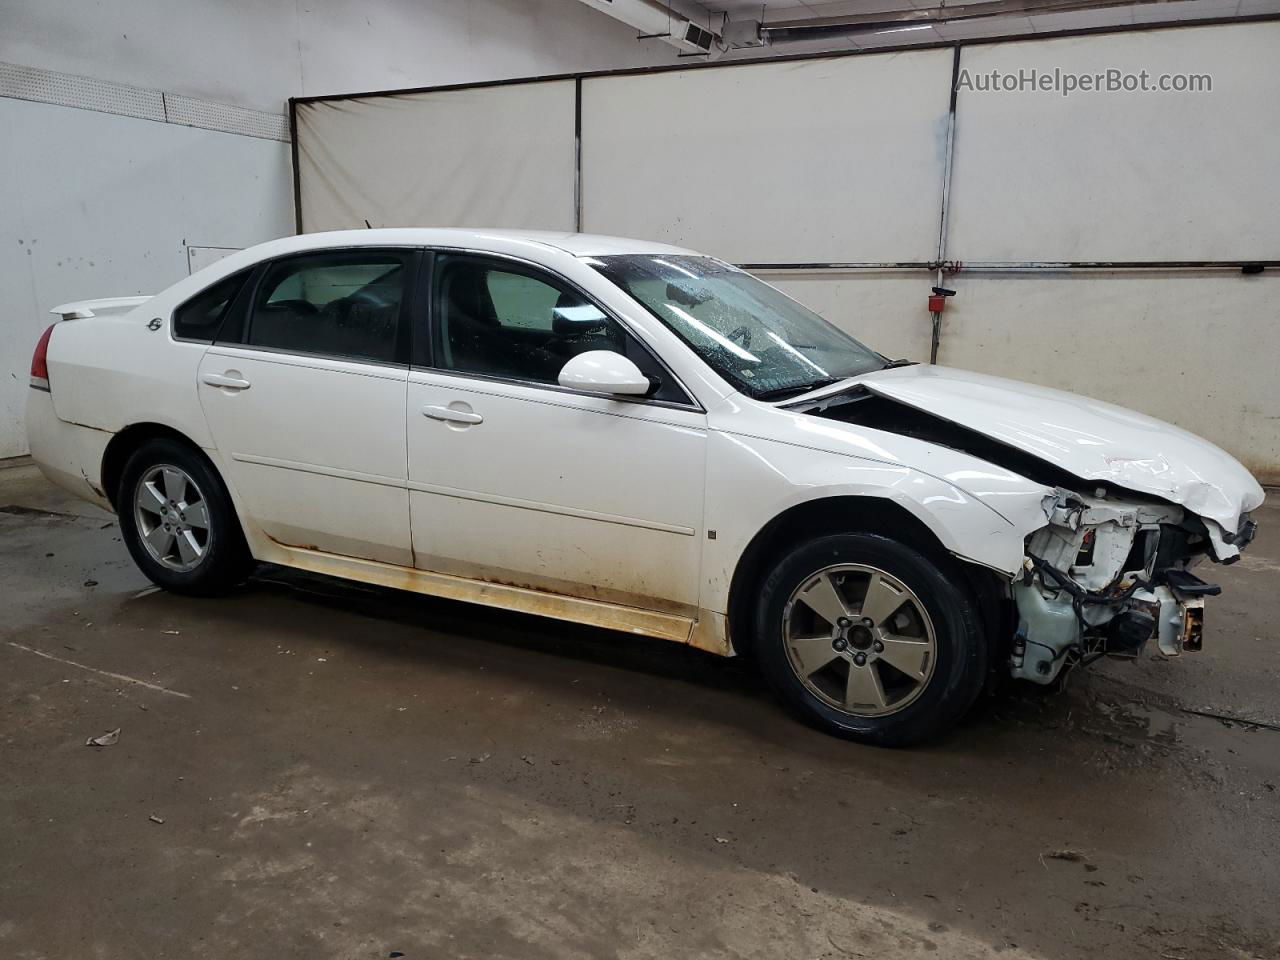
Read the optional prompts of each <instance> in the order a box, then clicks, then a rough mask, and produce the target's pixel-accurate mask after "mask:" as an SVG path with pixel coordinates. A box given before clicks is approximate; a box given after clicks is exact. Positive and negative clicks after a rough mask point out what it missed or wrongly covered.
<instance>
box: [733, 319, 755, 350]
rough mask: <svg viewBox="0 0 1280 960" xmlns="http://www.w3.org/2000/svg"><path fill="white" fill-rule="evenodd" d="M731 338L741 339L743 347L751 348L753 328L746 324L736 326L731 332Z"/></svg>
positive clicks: (745, 348)
mask: <svg viewBox="0 0 1280 960" xmlns="http://www.w3.org/2000/svg"><path fill="white" fill-rule="evenodd" d="M729 339H730V340H738V341H740V342H741V343H742V349H744V350H749V349H751V330H750V329H749V328H748V327H747V325H746V324H743V325H742V326H740V327H735V328H734V329H733V331H732V332H731V333H730V334H729Z"/></svg>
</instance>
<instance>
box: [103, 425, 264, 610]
mask: <svg viewBox="0 0 1280 960" xmlns="http://www.w3.org/2000/svg"><path fill="white" fill-rule="evenodd" d="M115 503H116V512H117V514H118V515H119V518H120V531H121V533H122V534H123V536H124V542H125V546H126V547H128V548H129V553H130V554H131V555H132V557H133V560H134V562H135V563H136V564H137V565H138V567H139V569H141V570H142V572H143V573H145V574H146V575H147V577H148V578H150V580H151V581H152V582H153V583H155V584H156V585H158V586H161V587H164V588H165V589H166V590H172V591H173V592H175V593H186V594H193V595H197V596H211V595H214V594H219V593H224V592H225V591H227V590H229V589H230V588H231V587H234V586H235V585H236V584H238V583H240V582H241V581H242V580H244V578H245V577H246V576H247V575H248V573H249V571H250V569H251V566H252V560H251V558H250V556H249V549H248V547H247V546H246V545H245V541H244V534H243V533H242V532H241V530H240V523H239V520H238V519H237V518H236V513H235V508H234V507H233V506H232V503H231V497H230V495H229V494H228V493H227V489H226V487H225V486H224V485H223V483H222V480H221V478H219V477H218V475H217V472H216V471H215V470H214V469H213V466H212V465H211V464H210V463H209V461H208V460H207V459H206V458H205V457H204V455H203V454H201V453H200V452H199V451H197V450H196V449H195V448H193V447H191V446H189V445H188V444H185V443H182V442H180V441H177V440H171V439H168V438H158V439H154V440H148V441H146V442H145V443H143V444H142V445H141V446H140V447H138V449H137V450H135V451H134V452H133V454H132V455H130V457H129V459H128V460H127V461H126V462H125V466H124V470H123V471H122V472H121V475H120V485H119V488H118V489H117V491H116V501H115Z"/></svg>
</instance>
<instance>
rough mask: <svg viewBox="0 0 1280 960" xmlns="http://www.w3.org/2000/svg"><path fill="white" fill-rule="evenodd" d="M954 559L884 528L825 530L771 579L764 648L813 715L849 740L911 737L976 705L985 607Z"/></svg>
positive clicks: (794, 697) (763, 659) (766, 663)
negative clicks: (880, 532)
mask: <svg viewBox="0 0 1280 960" xmlns="http://www.w3.org/2000/svg"><path fill="white" fill-rule="evenodd" d="M951 567H952V564H951V563H950V562H948V561H947V560H946V559H941V560H938V559H934V558H932V557H929V556H926V555H925V554H923V553H921V552H919V551H917V550H915V549H913V548H911V547H908V546H905V545H904V544H901V543H898V542H897V541H894V540H891V539H889V538H887V537H883V536H879V535H875V534H863V533H850V534H838V535H833V536H825V537H820V538H817V539H814V540H810V541H808V542H806V543H803V544H801V545H800V546H798V547H796V548H795V549H793V550H792V551H791V552H790V553H789V554H787V555H786V556H784V557H783V558H782V559H781V560H780V562H779V563H778V564H777V565H776V566H775V567H774V568H773V570H772V571H771V572H770V573H769V574H768V576H767V577H766V578H765V580H764V582H763V584H762V585H761V591H760V597H759V600H758V601H757V604H756V610H755V650H754V652H755V654H756V659H757V662H758V664H759V666H760V668H761V670H762V671H763V673H764V676H765V679H766V681H767V682H768V683H769V684H770V686H771V687H772V688H773V689H774V691H775V692H776V693H777V694H778V696H779V697H780V698H781V700H782V701H783V703H784V704H785V705H786V706H787V707H788V708H790V709H791V710H792V712H794V713H795V714H797V715H798V716H799V717H800V718H801V719H802V720H804V721H805V722H806V723H809V724H811V725H813V726H815V727H818V728H819V729H821V730H824V731H826V732H827V733H830V734H833V735H835V736H838V737H842V738H845V739H848V740H856V741H858V742H861V743H870V744H876V745H880V746H895V747H897V746H908V745H910V744H914V743H919V742H920V741H922V740H926V739H929V738H932V737H935V736H937V735H938V734H940V733H942V732H944V731H946V730H948V729H949V728H951V727H952V726H953V725H954V724H955V723H956V722H958V721H959V720H960V718H961V717H962V716H963V715H964V713H965V712H966V711H967V710H968V709H969V708H970V707H971V706H972V705H973V703H974V701H975V700H976V699H977V697H978V695H979V693H980V692H981V690H982V684H983V680H984V678H985V676H986V670H987V661H988V647H987V644H986V642H985V641H984V640H983V636H982V631H981V629H980V626H979V624H980V622H981V621H980V618H979V616H978V611H977V607H976V605H975V603H974V601H973V598H972V597H971V596H970V594H969V591H968V589H967V588H966V587H965V585H964V581H963V579H962V578H961V577H960V576H959V574H958V572H956V571H952V570H951Z"/></svg>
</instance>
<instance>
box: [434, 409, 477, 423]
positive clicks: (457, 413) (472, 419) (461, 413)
mask: <svg viewBox="0 0 1280 960" xmlns="http://www.w3.org/2000/svg"><path fill="white" fill-rule="evenodd" d="M422 415H423V416H424V417H430V418H431V419H432V420H443V421H445V422H446V423H484V417H482V416H480V414H478V413H472V412H471V411H470V410H454V409H453V408H452V407H436V406H429V407H423V408H422Z"/></svg>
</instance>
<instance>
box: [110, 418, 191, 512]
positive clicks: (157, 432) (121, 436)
mask: <svg viewBox="0 0 1280 960" xmlns="http://www.w3.org/2000/svg"><path fill="white" fill-rule="evenodd" d="M161 437H163V438H165V439H168V440H177V441H178V442H179V443H185V444H187V445H188V446H190V447H191V448H192V449H193V450H196V451H199V450H200V447H199V446H198V445H197V444H195V443H193V442H192V441H191V438H190V437H187V436H185V435H184V434H182V433H180V432H179V431H177V430H174V429H173V428H172V427H166V426H165V425H164V424H161V423H134V424H130V425H129V426H127V427H125V428H124V429H123V430H121V431H120V432H119V433H117V434H116V435H115V436H114V437H112V438H111V442H110V443H108V444H107V449H106V450H105V451H103V454H102V489H103V491H104V492H105V493H106V495H107V499H108V500H109V501H111V506H112V507H115V508H116V509H119V504H117V503H116V488H117V487H119V486H120V475H121V474H122V473H123V472H124V465H125V464H126V463H127V462H128V460H129V456H130V455H131V454H132V453H133V451H135V450H137V449H138V447H140V446H142V444H144V443H146V442H147V441H148V440H156V439H159V438H161Z"/></svg>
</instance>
